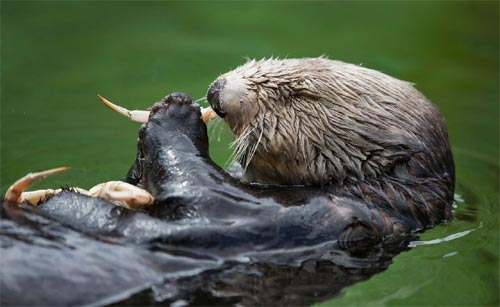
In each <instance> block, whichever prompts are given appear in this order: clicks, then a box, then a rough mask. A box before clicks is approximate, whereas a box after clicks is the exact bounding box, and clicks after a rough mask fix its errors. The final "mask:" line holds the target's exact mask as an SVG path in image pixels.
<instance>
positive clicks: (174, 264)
mask: <svg viewBox="0 0 500 307" xmlns="http://www.w3.org/2000/svg"><path fill="white" fill-rule="evenodd" d="M447 158H448V159H449V161H448V160H447V161H444V162H443V161H438V163H439V162H441V164H440V165H438V166H436V167H435V169H436V170H439V171H435V172H432V173H429V171H428V167H424V166H422V165H423V164H422V162H421V161H420V160H419V159H412V160H410V161H404V163H403V162H402V163H401V165H397V166H395V167H394V169H393V174H392V175H391V176H385V177H383V178H373V179H366V180H363V181H359V182H357V183H354V184H351V185H349V186H341V187H337V186H328V187H323V188H305V187H262V186H252V185H246V184H242V183H240V182H239V181H238V180H237V179H234V178H232V177H231V176H229V175H228V174H227V173H226V172H225V171H224V170H222V169H221V168H219V167H218V166H217V165H215V163H213V162H212V160H211V159H210V157H209V153H208V137H207V132H206V126H205V124H204V123H203V122H202V121H201V120H200V111H199V108H198V107H197V106H196V105H194V104H192V103H191V101H190V99H189V98H188V97H187V96H185V95H183V94H172V95H169V96H167V97H166V99H164V100H163V101H162V102H160V103H159V104H156V105H155V106H154V107H153V112H152V115H151V117H150V121H149V123H148V124H147V125H145V126H144V127H143V128H141V130H140V132H139V142H138V155H137V159H136V161H135V163H134V166H133V167H132V169H131V170H130V172H129V174H128V178H127V181H128V182H131V183H134V184H137V183H139V182H140V183H142V184H143V185H144V187H145V188H146V190H148V191H149V192H150V193H152V194H153V196H154V197H155V200H156V203H155V205H154V206H153V207H152V208H151V209H148V210H146V211H144V212H132V211H128V210H126V209H123V208H120V207H116V206H114V205H113V204H110V203H108V202H105V201H103V200H100V199H95V198H90V197H87V196H84V195H80V194H76V193H73V192H70V191H66V192H63V193H61V194H59V195H57V196H55V197H53V198H51V199H50V200H49V201H47V202H45V203H44V204H41V205H40V206H38V207H29V206H25V205H19V206H17V205H15V204H6V205H4V207H3V209H2V210H3V211H2V219H1V226H2V233H1V240H2V241H1V243H2V251H1V252H2V260H1V262H2V272H1V280H0V281H1V287H2V290H3V291H2V302H4V303H6V304H11V303H16V304H22V305H25V304H34V303H36V304H51V305H52V304H63V305H67V304H94V303H98V304H107V303H112V302H116V301H120V300H123V299H125V298H126V297H128V296H129V295H131V294H133V293H136V292H138V291H141V290H143V289H147V288H148V287H150V286H151V285H158V284H161V283H162V281H163V280H164V279H167V280H168V279H175V280H177V282H176V286H171V287H173V288H175V291H177V292H175V291H174V292H175V293H177V294H175V293H174V294H172V295H171V296H168V295H166V299H170V300H175V299H177V298H188V297H190V296H191V299H192V302H193V303H194V302H196V300H197V299H198V300H199V299H200V297H203V295H201V294H198V296H197V295H196V291H202V290H200V289H198V288H197V282H198V283H199V284H201V285H203V284H210V283H211V282H212V283H213V284H214V285H216V286H214V288H210V287H209V288H210V289H209V290H207V288H203V287H201V286H200V285H199V284H198V287H201V288H203V289H204V291H205V292H203V291H202V292H203V293H205V295H208V296H210V297H212V299H213V298H215V297H219V296H220V297H226V298H225V299H220V300H219V301H216V303H217V302H218V303H221V304H225V303H236V302H238V300H236V301H232V300H231V299H229V298H228V297H233V296H232V295H224V293H226V292H227V293H236V294H235V295H234V297H236V298H239V301H241V302H243V303H246V304H279V303H282V304H284V303H288V304H309V303H312V302H314V301H317V300H321V299H326V298H328V297H331V296H332V295H335V294H336V293H337V292H338V290H339V289H341V288H342V287H343V286H346V285H348V284H351V283H353V282H355V281H358V280H363V279H366V278H368V277H369V276H370V275H371V274H373V273H376V272H378V271H380V270H383V269H385V268H386V267H387V265H388V264H389V263H390V259H391V258H392V256H394V255H395V254H397V253H398V252H399V251H401V250H403V249H405V247H404V246H405V245H404V244H401V242H400V240H401V239H400V238H397V239H393V240H391V243H384V244H383V245H380V242H382V241H383V239H384V238H387V237H392V236H395V237H398V236H399V235H401V234H403V233H410V232H415V231H418V230H423V229H425V228H428V227H432V226H434V225H436V224H437V223H439V222H441V221H443V220H447V219H449V218H450V217H451V200H452V197H453V188H450V187H452V186H453V168H452V165H453V164H452V160H451V155H449V156H448V157H447ZM426 163H434V162H433V161H427V162H426ZM450 165H451V169H450ZM443 168H444V169H445V171H442V169H443ZM324 244H326V245H324ZM325 246H327V247H325ZM387 247H388V248H387ZM271 251H273V252H271ZM277 255H281V256H277ZM360 255H361V256H360ZM231 261H235V262H241V261H243V262H247V264H239V265H228V263H231ZM262 263H264V264H262ZM307 263H309V264H307ZM311 263H312V264H311ZM280 265H285V266H286V267H285V268H283V267H280ZM304 265H306V266H307V265H309V266H312V267H311V268H310V269H309V270H307V269H303V266H304ZM324 265H326V266H328V267H330V268H333V269H332V270H333V271H332V272H333V273H331V274H337V275H338V276H339V279H337V280H336V282H335V285H331V286H330V287H329V289H327V290H325V291H326V292H325V293H322V294H321V295H322V297H321V298H314V296H310V297H308V298H306V299H305V298H304V297H303V296H300V297H297V298H296V300H295V301H294V300H293V299H291V300H289V301H286V299H285V298H284V297H283V300H280V299H276V298H274V300H268V299H266V298H265V297H264V296H262V299H261V300H259V297H258V296H257V298H255V301H248V299H249V298H250V297H252V296H253V295H252V291H256V290H258V289H255V288H252V289H245V287H247V286H248V285H247V283H249V281H248V278H250V276H253V275H252V274H255V276H261V277H256V278H263V279H264V280H265V276H267V275H273V274H274V273H273V272H275V271H280V270H282V271H287V272H288V271H290V272H292V273H293V274H295V275H297V276H299V277H297V278H298V280H302V279H305V280H308V282H307V283H308V284H309V283H313V282H311V281H310V280H312V279H314V278H315V277H314V276H313V277H311V276H308V275H307V274H309V273H311V272H314V271H315V268H317V267H321V266H324ZM241 267H243V269H242V270H243V271H245V274H243V276H244V277H243V278H242V277H241V275H238V274H237V273H235V272H238V268H241ZM351 269H352V270H354V271H355V272H351ZM207 270H213V271H212V272H213V274H211V273H204V274H202V275H199V276H197V277H196V278H191V277H184V279H182V278H181V277H182V276H193V275H197V273H198V272H203V271H207ZM304 270H306V272H309V273H304V272H303V271H304ZM209 272H210V271H209ZM252 272H253V273H252ZM300 272H302V273H300ZM321 272H322V273H324V271H321ZM266 274H267V275H266ZM276 274H279V273H276ZM287 274H288V273H287ZM304 274H305V275H307V276H306V277H300V276H304ZM313 275H314V273H313ZM232 276H233V277H234V276H236V279H237V280H234V279H231V278H232ZM238 276H239V277H238ZM262 276H263V277H262ZM318 276H319V275H318ZM186 279H187V281H184V282H185V284H186V285H187V286H185V289H183V287H182V280H186ZM197 280H198V281H197ZM200 280H201V281H200ZM221 280H222V281H221ZM287 282H290V283H293V281H291V280H290V279H287V280H286V281H285V283H287ZM313 284H314V283H313ZM165 285H169V283H168V282H166V283H165ZM217 286H219V287H222V289H223V290H220V291H222V292H220V293H219V294H217V293H218V292H217V291H218V290H217ZM281 286H283V285H281ZM236 288H237V289H236ZM257 288H258V287H257ZM27 289H29V291H28V292H26V290H27ZM189 289H191V290H189ZM263 289H265V287H263ZM158 291H160V290H158ZM183 291H184V292H183ZM186 291H188V292H189V291H191V293H190V294H185V292H186ZM224 291H226V292H224ZM311 291H313V290H311ZM160 292H161V291H160ZM167 292H168V291H167ZM155 293H156V292H155ZM182 293H184V294H185V295H184V296H183V295H181V294H182ZM207 293H210V294H207ZM227 293H226V294H227ZM193 295H194V296H195V297H194V298H192V296H193ZM234 297H233V298H234ZM208 301H209V300H208V299H207V301H205V303H203V301H199V302H198V303H200V304H208V303H207V302H208ZM131 302H132V301H131ZM143 303H144V302H143Z"/></svg>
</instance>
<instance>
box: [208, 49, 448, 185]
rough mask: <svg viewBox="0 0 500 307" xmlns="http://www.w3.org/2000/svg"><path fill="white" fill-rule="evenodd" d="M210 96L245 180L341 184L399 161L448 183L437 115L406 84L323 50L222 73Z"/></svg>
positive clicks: (390, 169)
mask: <svg viewBox="0 0 500 307" xmlns="http://www.w3.org/2000/svg"><path fill="white" fill-rule="evenodd" d="M208 100H209V102H210V103H211V105H212V107H213V109H214V110H215V111H216V112H217V113H218V114H219V116H221V117H223V118H224V119H225V121H226V122H227V123H228V125H229V126H230V128H231V130H232V131H233V133H234V134H235V135H236V137H237V141H236V155H235V156H236V160H237V161H238V162H240V163H241V164H242V165H243V166H244V167H245V169H246V172H245V177H246V178H247V180H248V181H250V182H253V181H257V182H267V183H274V184H284V185H291V184H301V185H309V186H310V185H316V186H321V185H326V184H333V185H338V184H344V183H345V184H348V183H353V182H357V181H359V180H365V179H370V178H377V177H384V176H390V175H393V173H394V171H395V168H399V167H401V166H403V167H404V168H406V171H407V172H408V173H411V174H409V175H410V176H412V175H413V176H425V177H436V176H437V177H449V183H448V186H449V187H448V188H449V189H450V190H453V180H454V179H453V178H454V168H453V159H452V157H451V150H450V146H449V143H448V136H447V133H446V128H445V126H444V122H443V118H442V116H441V114H440V113H439V111H438V110H437V109H436V107H435V106H434V105H433V104H432V103H431V102H430V101H429V100H428V99H427V98H426V97H424V96H423V95H422V94H421V93H420V92H419V91H417V90H416V89H415V88H414V87H413V86H412V85H411V84H410V83H408V82H404V81H400V80H397V79H394V78H392V77H390V76H387V75H385V74H383V73H380V72H378V71H375V70H371V69H367V68H363V67H360V66H356V65H352V64H347V63H343V62H339V61H331V60H328V59H324V58H315V59H289V60H261V61H250V62H248V63H246V64H245V65H243V66H241V67H238V68H237V69H235V70H233V71H231V72H228V73H226V74H224V75H222V76H221V77H220V78H219V79H218V80H216V81H215V82H214V83H213V85H212V86H211V88H210V89H209V92H208ZM414 164H418V165H414Z"/></svg>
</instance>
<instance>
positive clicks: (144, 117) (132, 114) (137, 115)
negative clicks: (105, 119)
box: [97, 95, 217, 124]
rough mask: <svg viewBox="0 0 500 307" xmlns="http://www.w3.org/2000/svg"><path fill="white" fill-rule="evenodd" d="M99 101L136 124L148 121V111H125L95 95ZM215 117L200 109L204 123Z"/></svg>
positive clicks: (209, 112) (210, 110)
mask: <svg viewBox="0 0 500 307" xmlns="http://www.w3.org/2000/svg"><path fill="white" fill-rule="evenodd" d="M97 96H98V97H99V99H101V101H102V103H104V104H105V105H106V106H107V107H108V108H110V109H111V110H113V111H116V112H118V113H120V114H121V115H124V116H126V117H128V118H129V119H131V120H133V121H135V122H138V123H143V124H145V123H147V122H148V120H149V111H142V110H132V111H130V110H127V109H125V108H123V107H120V106H118V105H116V104H114V103H112V102H111V101H109V100H107V99H106V98H104V97H102V96H101V95H97ZM216 117H217V114H216V113H215V112H214V110H212V108H210V107H207V108H201V118H202V120H203V121H204V122H208V121H210V120H212V119H214V118H216Z"/></svg>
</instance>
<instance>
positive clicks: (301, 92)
mask: <svg viewBox="0 0 500 307" xmlns="http://www.w3.org/2000/svg"><path fill="white" fill-rule="evenodd" d="M290 87H291V88H292V90H293V93H294V95H295V96H302V97H306V98H308V99H314V100H319V99H322V98H323V99H327V97H325V96H323V95H322V94H321V93H320V92H318V91H315V90H313V89H310V88H308V87H307V86H306V85H304V83H303V82H301V81H299V82H292V83H291V84H290Z"/></svg>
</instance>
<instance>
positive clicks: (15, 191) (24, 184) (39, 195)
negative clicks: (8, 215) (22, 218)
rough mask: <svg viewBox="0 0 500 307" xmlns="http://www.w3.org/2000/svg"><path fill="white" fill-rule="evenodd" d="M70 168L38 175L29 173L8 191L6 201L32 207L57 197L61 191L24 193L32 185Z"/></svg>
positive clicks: (51, 170)
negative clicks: (27, 204)
mask: <svg viewBox="0 0 500 307" xmlns="http://www.w3.org/2000/svg"><path fill="white" fill-rule="evenodd" d="M68 169H69V167H58V168H54V169H50V170H46V171H43V172H38V173H29V174H27V175H26V176H24V177H22V178H21V179H19V180H17V181H16V182H15V183H14V184H13V185H11V186H10V187H9V189H7V193H5V200H6V201H10V202H15V203H20V202H28V203H30V204H32V205H34V204H37V203H38V202H40V201H43V200H45V199H47V197H49V196H52V195H55V194H57V193H59V192H60V190H40V191H33V192H25V193H23V192H24V190H26V189H27V188H28V187H29V186H30V185H31V184H32V183H34V182H36V181H39V180H42V179H44V178H47V177H48V176H50V175H54V174H58V173H62V172H64V171H67V170H68Z"/></svg>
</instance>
